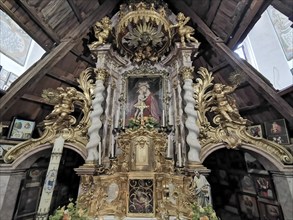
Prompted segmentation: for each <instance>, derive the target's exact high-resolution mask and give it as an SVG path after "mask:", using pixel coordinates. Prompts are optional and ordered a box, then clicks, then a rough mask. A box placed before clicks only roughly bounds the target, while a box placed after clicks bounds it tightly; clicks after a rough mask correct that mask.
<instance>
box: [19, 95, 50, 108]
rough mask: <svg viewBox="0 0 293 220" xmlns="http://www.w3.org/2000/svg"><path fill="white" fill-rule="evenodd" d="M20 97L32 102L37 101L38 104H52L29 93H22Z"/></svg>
mask: <svg viewBox="0 0 293 220" xmlns="http://www.w3.org/2000/svg"><path fill="white" fill-rule="evenodd" d="M21 99H23V100H26V101H30V102H34V103H38V104H46V105H50V106H53V104H50V103H48V102H46V101H45V100H44V99H43V98H42V97H39V96H35V95H31V94H24V95H22V96H21Z"/></svg>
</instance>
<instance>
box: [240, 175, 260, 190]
mask: <svg viewBox="0 0 293 220" xmlns="http://www.w3.org/2000/svg"><path fill="white" fill-rule="evenodd" d="M240 188H241V191H242V192H245V193H250V194H256V191H255V186H254V183H253V180H252V178H251V177H250V176H248V175H247V176H244V177H243V178H242V179H241V181H240Z"/></svg>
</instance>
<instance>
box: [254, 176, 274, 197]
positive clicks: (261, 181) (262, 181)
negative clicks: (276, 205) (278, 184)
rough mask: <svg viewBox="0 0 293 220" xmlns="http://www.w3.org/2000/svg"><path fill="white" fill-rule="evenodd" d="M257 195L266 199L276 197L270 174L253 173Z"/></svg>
mask: <svg viewBox="0 0 293 220" xmlns="http://www.w3.org/2000/svg"><path fill="white" fill-rule="evenodd" d="M253 180H254V185H255V189H256V192H257V195H258V196H259V197H262V198H266V199H274V198H275V197H274V190H273V185H272V182H271V178H270V176H267V175H253Z"/></svg>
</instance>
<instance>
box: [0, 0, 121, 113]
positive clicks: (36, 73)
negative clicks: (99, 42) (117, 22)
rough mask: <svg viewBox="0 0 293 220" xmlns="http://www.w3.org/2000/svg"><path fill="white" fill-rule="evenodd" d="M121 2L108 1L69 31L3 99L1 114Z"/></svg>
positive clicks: (118, 0) (0, 108) (117, 0)
mask: <svg viewBox="0 0 293 220" xmlns="http://www.w3.org/2000/svg"><path fill="white" fill-rule="evenodd" d="M119 2H120V0H107V1H105V2H104V3H103V4H101V5H100V7H99V8H98V9H97V10H96V11H93V12H92V13H91V14H90V15H89V16H88V17H87V18H86V19H85V20H84V21H83V22H82V23H81V24H80V25H79V26H77V27H76V28H75V29H73V30H71V31H69V32H68V33H67V34H66V36H65V37H64V38H63V39H62V40H61V42H60V44H58V45H57V46H56V47H55V48H54V49H53V50H52V51H51V52H50V53H49V54H48V55H47V56H45V57H43V59H41V60H39V61H38V62H37V63H36V64H35V65H34V66H32V67H31V68H30V69H28V70H27V71H26V72H25V73H24V74H23V75H22V76H21V79H19V80H17V81H16V82H15V83H14V84H13V85H12V87H10V89H9V90H8V91H7V93H6V94H5V95H4V96H3V97H2V98H1V102H0V114H3V115H4V114H5V113H6V112H7V111H8V110H9V108H10V107H11V106H13V105H14V104H15V102H16V101H17V100H18V99H19V98H20V97H21V96H22V91H23V89H25V88H28V86H30V85H31V84H37V83H39V81H40V80H41V79H42V77H43V76H44V75H45V74H46V73H47V72H48V69H51V68H52V67H54V65H55V64H56V63H58V62H59V61H60V60H61V59H63V57H64V56H65V55H66V54H67V53H69V52H70V50H71V49H72V48H74V47H75V45H76V44H77V43H78V42H80V39H81V38H82V37H83V36H84V35H85V34H86V32H87V31H88V30H89V27H90V26H92V25H93V24H94V23H95V22H96V21H97V20H101V19H102V18H103V17H105V16H106V15H107V14H108V13H110V12H111V11H112V10H113V9H114V8H115V7H116V5H117V4H119Z"/></svg>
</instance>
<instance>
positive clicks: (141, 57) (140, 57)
mask: <svg viewBox="0 0 293 220" xmlns="http://www.w3.org/2000/svg"><path fill="white" fill-rule="evenodd" d="M144 59H145V55H144V53H143V48H142V47H139V48H138V49H137V51H136V52H135V53H134V59H133V60H134V61H135V62H136V63H140V62H141V61H143V60H144Z"/></svg>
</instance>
